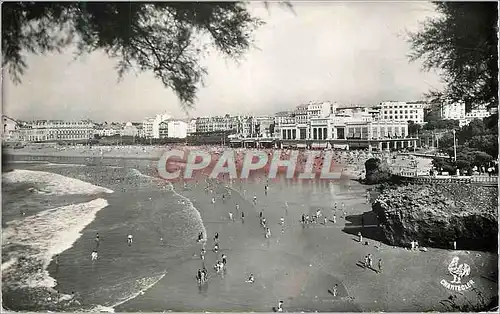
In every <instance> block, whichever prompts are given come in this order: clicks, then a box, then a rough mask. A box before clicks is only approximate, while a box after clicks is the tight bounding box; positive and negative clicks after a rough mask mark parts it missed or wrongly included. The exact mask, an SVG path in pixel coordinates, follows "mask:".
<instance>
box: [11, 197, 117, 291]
mask: <svg viewBox="0 0 500 314" xmlns="http://www.w3.org/2000/svg"><path fill="white" fill-rule="evenodd" d="M106 206H108V202H107V201H106V200H105V199H102V198H98V199H96V200H93V201H90V202H86V203H80V204H73V205H68V206H62V207H57V208H53V209H48V210H45V211H42V212H39V213H38V214H36V215H33V216H29V217H25V218H24V219H22V220H13V221H10V222H8V223H7V228H5V229H3V238H2V247H5V246H10V245H20V246H25V247H27V248H26V252H25V251H24V250H23V252H22V253H21V252H19V251H12V252H10V253H7V255H8V256H7V257H8V259H9V260H8V261H7V262H5V263H3V264H2V281H3V283H4V284H5V283H6V281H7V282H9V281H10V283H12V284H16V285H19V286H21V287H22V286H25V287H26V286H27V287H31V288H34V287H43V288H53V287H55V286H56V280H55V279H54V278H52V277H51V276H50V274H49V272H48V271H47V267H48V266H49V264H50V262H51V261H52V258H53V257H54V256H55V255H57V254H61V253H62V252H64V251H66V250H67V249H69V248H71V247H72V246H73V244H74V243H75V242H76V241H77V240H78V239H79V238H80V236H81V235H82V234H81V232H82V230H83V229H84V228H85V227H86V226H87V225H89V224H90V223H91V222H92V221H93V220H94V219H95V217H96V214H97V212H99V211H100V210H101V209H103V208H105V207H106ZM23 253H24V256H23V255H22V254H23ZM16 259H17V260H16ZM21 259H22V260H23V262H22V263H21ZM34 266H35V267H34Z"/></svg>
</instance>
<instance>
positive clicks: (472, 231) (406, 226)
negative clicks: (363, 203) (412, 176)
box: [372, 183, 498, 252]
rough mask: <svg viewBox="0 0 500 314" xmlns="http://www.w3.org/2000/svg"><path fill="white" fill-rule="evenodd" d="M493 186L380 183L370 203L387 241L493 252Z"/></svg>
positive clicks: (495, 224)
mask: <svg viewBox="0 0 500 314" xmlns="http://www.w3.org/2000/svg"><path fill="white" fill-rule="evenodd" d="M497 198H498V189H497V188H496V187H485V186H477V185H471V184H452V183H447V184H433V185H406V186H390V187H385V188H384V190H383V191H382V192H381V194H380V195H379V196H378V198H377V199H376V201H375V202H374V203H373V204H372V207H373V211H374V212H375V213H376V214H377V216H378V220H379V222H380V226H381V228H382V231H383V233H384V235H385V238H386V240H387V242H389V243H390V244H392V245H397V246H409V245H410V242H411V241H413V240H416V241H418V242H419V245H420V246H426V247H436V248H446V249H450V248H452V247H453V241H456V242H457V249H467V250H487V251H493V252H496V251H497V247H498V244H497V235H498V219H497Z"/></svg>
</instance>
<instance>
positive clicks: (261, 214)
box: [259, 211, 263, 220]
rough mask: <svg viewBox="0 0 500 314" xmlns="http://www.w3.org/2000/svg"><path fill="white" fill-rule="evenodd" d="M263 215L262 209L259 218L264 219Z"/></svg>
mask: <svg viewBox="0 0 500 314" xmlns="http://www.w3.org/2000/svg"><path fill="white" fill-rule="evenodd" d="M262 216H263V213H262V211H261V212H260V213H259V218H260V220H262Z"/></svg>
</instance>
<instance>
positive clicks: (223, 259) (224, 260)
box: [222, 254, 227, 266]
mask: <svg viewBox="0 0 500 314" xmlns="http://www.w3.org/2000/svg"><path fill="white" fill-rule="evenodd" d="M222 264H224V266H226V264H227V257H226V255H224V254H222Z"/></svg>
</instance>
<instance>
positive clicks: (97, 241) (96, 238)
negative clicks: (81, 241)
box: [95, 232, 99, 247]
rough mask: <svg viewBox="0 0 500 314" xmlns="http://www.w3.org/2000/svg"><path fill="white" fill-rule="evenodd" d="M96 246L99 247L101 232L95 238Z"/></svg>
mask: <svg viewBox="0 0 500 314" xmlns="http://www.w3.org/2000/svg"><path fill="white" fill-rule="evenodd" d="M95 246H96V247H99V232H98V233H97V234H96V236H95Z"/></svg>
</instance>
